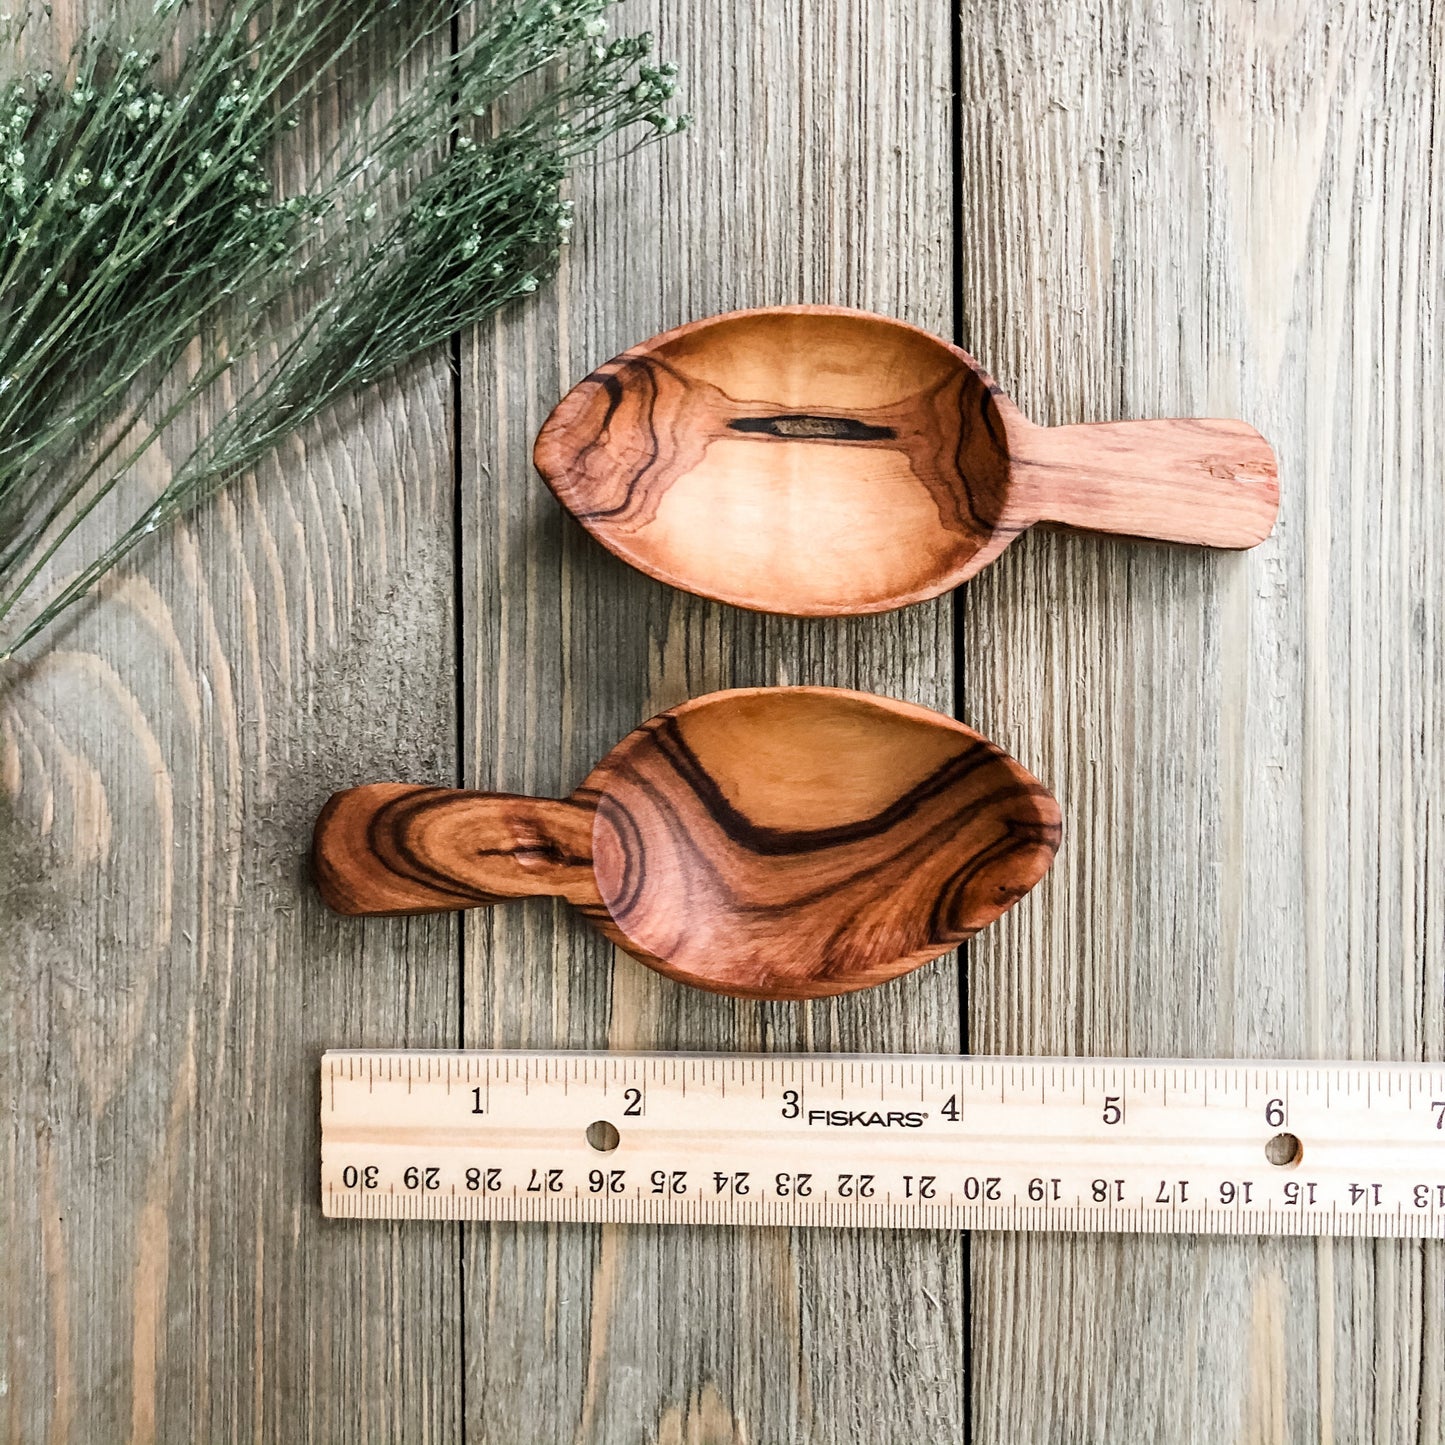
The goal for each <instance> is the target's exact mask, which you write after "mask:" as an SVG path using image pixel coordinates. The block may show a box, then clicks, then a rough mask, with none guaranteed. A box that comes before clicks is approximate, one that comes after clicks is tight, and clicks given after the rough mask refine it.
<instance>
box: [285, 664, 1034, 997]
mask: <svg viewBox="0 0 1445 1445" xmlns="http://www.w3.org/2000/svg"><path fill="white" fill-rule="evenodd" d="M763 810H766V813H765V815H764V814H763ZM1058 844H1059V815H1058V808H1057V805H1056V804H1055V803H1054V800H1053V797H1052V795H1051V794H1050V793H1049V792H1048V790H1047V789H1046V788H1044V787H1043V785H1042V784H1040V783H1039V782H1037V781H1036V780H1035V779H1034V778H1032V777H1030V776H1029V774H1028V773H1026V772H1025V771H1024V770H1023V769H1022V768H1021V767H1020V766H1019V765H1018V764H1017V763H1015V762H1014V761H1013V760H1012V759H1011V758H1010V757H1008V755H1007V754H1006V753H1004V752H1003V751H1002V750H1001V749H999V748H997V747H995V746H994V745H993V744H992V743H989V742H987V741H986V740H985V739H983V738H981V737H979V736H978V735H977V734H976V733H973V732H971V731H970V730H969V729H967V728H965V727H963V726H962V725H961V724H959V723H957V722H954V721H953V720H952V719H951V718H945V717H943V716H941V715H939V714H937V713H932V712H929V711H927V710H926V709H923V708H917V707H912V706H910V705H908V704H905V703H898V702H893V701H891V700H889V699H885V698H875V697H869V696H867V695H864V694H861V693H854V692H848V691H846V690H843V689H833V688H752V689H739V690H736V691H733V692H725V693H716V694H713V695H711V696H709V697H703V698H698V699H696V700H694V701H692V702H689V703H684V704H683V705H682V706H680V707H677V708H673V709H671V710H670V711H669V712H666V713H664V714H662V715H661V716H659V717H656V718H653V719H652V720H651V721H650V722H647V723H644V724H643V726H641V727H640V728H638V729H636V730H635V731H634V732H632V733H630V734H629V735H628V736H627V737H626V738H624V739H623V740H622V742H620V743H619V744H618V745H617V746H616V747H615V748H614V749H613V750H612V751H611V752H610V753H609V754H608V755H607V757H606V758H604V759H603V761H602V762H601V763H600V764H599V765H598V766H597V768H596V769H594V770H593V772H592V773H591V774H590V775H589V776H588V778H587V779H586V781H585V782H584V783H583V784H582V786H581V787H580V788H578V789H577V791H576V792H574V793H573V794H572V796H571V797H570V798H569V799H567V800H565V801H560V802H558V801H552V800H548V799H533V798H524V797H517V796H515V795H509V794H487V793H479V792H472V791H463V790H459V789H449V788H417V787H411V786H408V785H405V784H396V783H373V784H368V785H365V786H363V787H360V788H352V789H348V790H346V791H345V792H342V793H338V794H337V795H336V796H335V797H333V798H332V799H331V800H330V802H328V803H327V805H326V807H325V808H324V809H323V810H322V813H321V815H320V817H319V818H318V819H317V822H316V831H315V840H314V847H313V859H314V869H315V875H316V880H317V884H318V886H319V887H320V889H321V893H322V896H323V897H324V898H325V899H326V900H327V902H328V903H329V904H330V905H331V906H332V907H333V908H335V909H337V910H338V911H340V912H343V913H350V914H377V913H380V914H395V913H404V912H436V911H442V910H448V909H456V908H468V907H478V906H485V905H488V904H493V903H499V902H501V901H503V900H505V899H509V898H523V897H529V896H546V895H554V896H558V897H564V898H566V899H568V900H569V901H570V902H572V903H574V904H575V905H577V906H578V907H579V908H580V909H581V910H582V912H583V914H584V916H585V917H587V918H588V920H589V921H591V922H592V923H594V924H595V925H596V926H597V927H599V928H600V929H601V930H602V931H603V932H604V933H605V934H606V936H607V937H608V938H610V939H611V940H612V941H613V942H615V943H616V944H617V945H618V946H619V947H621V948H623V949H625V950H626V951H627V952H628V953H630V954H631V955H632V956H633V957H634V958H637V959H639V960H640V961H642V962H643V963H646V964H648V965H649V966H650V967H653V968H655V969H657V970H659V971H660V972H662V973H665V974H667V975H668V976H669V977H670V978H674V979H677V980H679V981H680V982H684V983H690V984H694V985H696V986H698V987H701V988H705V989H709V990H711V991H713V992H717V993H727V994H732V995H735V996H739V997H752V998H809V997H823V996H826V995H830V994H836V993H843V992H851V991H854V990H856V989H860V988H866V987H869V986H870V985H873V984H877V983H882V982H885V981H886V980H888V979H891V978H895V977H897V976H898V975H899V974H900V973H905V972H907V971H909V970H910V969H913V968H916V967H917V966H918V965H919V964H922V963H926V962H928V961H929V960H930V959H933V958H937V957H938V955H939V954H941V953H944V952H946V951H947V950H948V949H950V948H952V947H954V946H955V945H956V944H958V943H961V942H962V941H963V940H964V939H966V938H969V937H971V936H972V935H973V934H974V933H976V932H977V931H978V930H979V929H980V928H983V927H985V926H986V925H987V924H989V923H991V922H992V921H993V920H994V919H995V918H997V917H998V916H999V915H1000V914H1001V913H1003V912H1004V911H1005V910H1006V909H1008V908H1010V907H1011V906H1012V905H1013V904H1014V903H1016V902H1017V901H1018V899H1020V898H1021V897H1022V896H1023V895H1024V894H1025V893H1026V892H1028V890H1029V889H1030V888H1032V887H1033V885H1034V884H1035V883H1036V882H1037V881H1038V879H1039V878H1040V877H1042V876H1043V874H1044V872H1045V871H1046V870H1047V869H1048V866H1049V864H1050V863H1051V862H1052V861H1053V857H1054V854H1055V852H1056V851H1057V849H1058Z"/></svg>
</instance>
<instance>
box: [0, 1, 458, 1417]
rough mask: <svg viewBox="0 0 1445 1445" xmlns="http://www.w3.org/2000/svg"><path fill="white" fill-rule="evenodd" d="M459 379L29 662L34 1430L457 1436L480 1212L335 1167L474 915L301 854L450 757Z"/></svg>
mask: <svg viewBox="0 0 1445 1445" xmlns="http://www.w3.org/2000/svg"><path fill="white" fill-rule="evenodd" d="M59 9H60V7H59V6H57V10H59ZM67 10H68V14H67V15H62V16H61V17H60V20H61V26H62V29H63V28H64V24H65V22H66V20H67V18H68V20H69V21H70V22H71V23H73V22H74V21H75V18H76V17H75V14H74V12H73V10H70V9H69V7H67ZM376 63H377V66H378V74H379V75H381V76H384V75H385V74H386V73H387V70H388V69H389V68H390V63H389V61H388V60H387V58H386V57H384V56H380V55H379V56H377V57H376ZM329 127H330V123H329V122H325V121H322V122H319V123H318V125H317V126H315V127H308V128H305V129H303V130H302V131H300V132H298V139H299V140H301V141H302V142H303V143H305V142H306V140H307V138H308V137H314V138H315V139H316V140H317V141H318V142H319V141H320V139H321V138H322V136H323V134H324V133H325V131H326V130H327V129H329ZM448 397H449V383H448V378H447V371H446V367H445V363H444V362H440V363H433V364H430V365H428V366H425V367H423V368H421V369H419V370H418V371H416V372H414V373H413V374H411V375H409V376H406V377H404V378H402V379H399V380H396V381H393V382H391V383H388V384H387V385H385V386H383V387H380V388H378V389H377V391H376V392H374V393H373V394H372V395H370V396H368V397H367V398H366V399H365V401H364V402H362V403H360V404H359V405H358V406H356V407H355V408H352V409H349V410H346V411H344V412H342V413H340V414H338V415H336V416H334V417H332V418H330V419H329V420H328V421H327V422H326V423H325V424H324V425H322V426H320V427H318V428H316V429H313V430H312V431H311V432H310V433H309V434H308V435H307V436H306V438H305V440H304V442H301V441H298V443H297V444H296V445H295V446H293V447H291V448H289V449H288V451H287V452H286V454H285V455H284V456H283V457H281V458H280V459H279V460H277V461H276V462H274V463H270V464H268V465H266V466H265V467H264V468H263V469H262V471H261V473H260V474H259V475H258V476H257V477H256V478H255V480H254V481H252V480H246V481H243V482H242V483H240V484H238V485H237V486H236V487H235V488H234V489H233V490H232V491H231V492H230V493H229V494H227V495H226V496H224V497H223V498H221V499H220V500H218V501H217V502H216V503H215V504H214V505H212V506H209V507H207V508H205V509H204V510H203V511H202V512H201V513H200V514H199V515H198V516H197V517H196V518H195V519H194V520H192V521H190V522H187V523H186V524H184V525H182V526H179V527H177V528H175V529H174V530H173V531H171V532H170V533H169V534H167V535H166V536H165V537H164V539H163V540H161V541H160V545H158V546H156V547H155V548H153V549H151V550H150V551H148V552H147V553H145V554H143V555H141V556H138V557H137V559H136V560H135V563H134V565H132V566H129V567H127V568H125V569H124V570H123V572H121V573H120V574H119V575H117V576H116V577H115V578H114V579H113V580H112V582H111V583H110V584H109V585H108V586H107V587H106V588H105V590H104V593H103V595H102V596H101V598H100V599H99V601H98V602H97V604H96V605H95V606H93V607H89V608H87V609H86V610H85V612H84V613H83V614H82V615H81V616H80V618H79V620H78V621H77V623H76V625H74V626H73V627H71V628H69V629H67V630H66V631H64V632H63V634H60V635H57V636H54V637H53V638H52V639H51V644H52V645H51V647H50V649H49V650H47V651H44V652H43V653H42V654H41V655H40V656H39V657H38V658H37V660H36V661H35V662H34V664H33V666H31V667H30V668H29V669H28V670H22V669H16V670H14V671H13V672H11V673H10V674H9V675H7V676H6V677H5V678H4V679H3V681H0V784H3V786H0V920H3V921H0V997H3V999H4V1001H5V1002H4V1006H3V1013H4V1020H5V1021H4V1025H3V1027H0V1078H3V1079H4V1083H5V1089H4V1094H5V1106H4V1132H5V1142H4V1144H3V1146H0V1147H3V1156H0V1157H3V1163H0V1290H3V1294H4V1298H5V1301H6V1304H5V1307H4V1309H3V1310H0V1317H3V1319H4V1321H5V1323H4V1325H3V1336H4V1346H5V1352H6V1363H5V1364H4V1365H3V1366H0V1437H3V1438H4V1439H6V1440H11V1441H16V1442H21V1441H24V1442H29V1441H42V1440H44V1441H51V1442H62V1441H76V1442H82V1441H102V1440H104V1441H120V1440H133V1441H148V1440H154V1439H163V1440H183V1439H184V1440H192V1439H194V1440H218V1441H219V1440H240V1439H246V1440H268V1439H269V1440H280V1439H316V1440H341V1439H346V1440H356V1441H360V1440H395V1439H406V1440H454V1439H456V1438H457V1437H458V1435H459V1433H460V1426H459V1419H458V1415H459V1393H460V1380H459V1375H458V1359H459V1356H458V1353H457V1348H456V1343H455V1340H454V1338H453V1337H452V1336H450V1335H449V1334H448V1333H446V1332H444V1331H441V1330H438V1329H435V1328H433V1327H432V1322H434V1321H436V1320H438V1319H446V1318H449V1317H450V1316H451V1315H452V1314H453V1313H454V1310H455V1294H456V1285H457V1280H456V1236H455V1233H454V1232H453V1231H452V1230H451V1229H450V1228H447V1227H444V1226H436V1227H422V1228H414V1227H408V1228H405V1229H395V1230H392V1229H382V1230H375V1229H368V1228H361V1229H353V1228H350V1227H343V1228H338V1227H337V1226H336V1225H334V1224H331V1223H328V1222H325V1221H323V1220H322V1219H321V1217H320V1213H319V1210H318V1208H317V1200H316V1183H315V1180H316V1160H317V1148H318V1140H317V1123H316V1072H315V1070H316V1066H317V1061H318V1058H319V1054H320V1051H321V1049H322V1048H323V1047H325V1046H326V1045H328V1044H332V1043H335V1042H337V1041H338V1040H346V1041H349V1042H354V1043H358V1044H359V1043H365V1042H369V1043H372V1044H388V1045H395V1044H396V1043H398V1042H402V1041H404V1042H406V1043H409V1044H415V1045H437V1044H448V1043H451V1042H453V1041H454V1040H455V1038H456V1019H457V1009H458V1003H457V979H456V967H455V958H456V930H455V925H454V924H453V923H452V922H451V921H450V920H426V921H420V922H385V923H381V924H378V925H368V926H367V927H366V928H365V929H360V928H357V927H356V926H355V925H354V924H351V923H348V922H345V921H342V920H338V919H335V918H333V917H330V916H328V915H327V914H326V913H325V910H324V909H323V908H322V907H321V905H320V903H319V901H318V900H317V899H316V897H315V895H314V892H313V890H312V889H311V887H310V886H309V883H308V882H307V879H306V870H305V864H304V852H305V847H306V840H307V837H308V834H309V829H310V823H311V819H312V818H313V817H314V815H315V812H316V810H317V808H318V807H319V805H320V803H321V801H322V800H323V799H324V798H325V797H326V795H327V793H328V792H330V791H331V790H332V789H333V788H335V787H337V786H340V785H342V784H345V783H350V782H354V781H356V780H357V779H358V778H359V777H363V776H373V775H385V776H393V775H395V776H401V777H405V776H417V777H434V776H436V775H437V774H438V773H441V774H442V775H443V776H450V775H452V774H453V773H454V770H455V767H456V730H455V709H454V682H453V676H454V672H453V664H454V657H453V625H452V617H453V606H452V550H453V549H452V512H453V507H452V463H451V428H450V426H449V424H448V405H449V403H448ZM149 475H150V483H151V484H152V485H153V484H155V483H156V482H157V481H158V479H159V478H160V477H161V476H162V475H163V472H162V470H161V463H160V461H159V459H156V463H155V466H154V468H153V469H152V471H151V472H150V474H149ZM423 1322H425V1323H423Z"/></svg>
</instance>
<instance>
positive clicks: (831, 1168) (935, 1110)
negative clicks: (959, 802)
mask: <svg viewBox="0 0 1445 1445" xmlns="http://www.w3.org/2000/svg"><path fill="white" fill-rule="evenodd" d="M321 1131H322V1142H321V1202H322V1209H323V1211H324V1213H326V1214H327V1215H330V1216H332V1217H336V1218H370V1219H382V1218H386V1219H479V1220H524V1221H525V1220H532V1221H555V1220H572V1221H582V1222H600V1223H637V1224H759V1225H821V1226H854V1227H860V1226H861V1227H873V1228H892V1229H898V1228H919V1229H960V1228H962V1229H997V1230H1065V1231H1088V1232H1099V1231H1138V1232H1144V1233H1208V1234H1308V1235H1360V1236H1408V1237H1416V1238H1445V1065H1440V1064H1437V1065H1427V1064H1361V1063H1313V1062H1301V1063H1259V1062H1248V1061H1241V1060H1224V1059H1220V1060H1197V1059H1195V1060H1187V1059H1179V1060H1150V1059H1062V1058H1059V1059H1047V1058H1040V1059H1027V1058H987V1057H980V1056H974V1057H965V1058H956V1057H953V1058H945V1057H930V1056H923V1055H896V1056H894V1055H889V1056H865V1055H822V1054H807V1055H783V1054H768V1055H734V1056H722V1055H706V1054H613V1053H541V1052H516V1053H511V1052H461V1051H457V1052H445V1051H437V1052H429V1051H390V1052H386V1051H377V1052H367V1051H356V1052H351V1051H345V1052H331V1053H328V1054H326V1055H325V1057H324V1059H323V1060H322V1066H321Z"/></svg>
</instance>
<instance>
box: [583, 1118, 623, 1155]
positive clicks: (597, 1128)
mask: <svg viewBox="0 0 1445 1445" xmlns="http://www.w3.org/2000/svg"><path fill="white" fill-rule="evenodd" d="M587 1142H588V1143H589V1144H590V1145H591V1146H592V1147H593V1148H594V1149H595V1150H596V1151H597V1152H598V1153H599V1154H610V1153H611V1152H612V1151H613V1150H614V1149H615V1148H616V1147H617V1146H618V1145H619V1144H620V1143H621V1142H622V1136H621V1135H620V1134H619V1133H618V1132H617V1126H616V1125H615V1124H609V1123H608V1122H607V1120H606V1119H595V1120H593V1122H592V1123H590V1124H589V1125H588V1126H587Z"/></svg>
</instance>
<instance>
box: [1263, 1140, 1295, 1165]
mask: <svg viewBox="0 0 1445 1445" xmlns="http://www.w3.org/2000/svg"><path fill="white" fill-rule="evenodd" d="M1304 1152H1305V1146H1304V1145H1303V1144H1301V1143H1300V1141H1299V1135H1297V1134H1276V1135H1275V1136H1274V1138H1273V1139H1271V1140H1270V1141H1269V1143H1268V1144H1266V1145H1265V1146H1264V1157H1265V1158H1266V1159H1268V1160H1269V1162H1270V1163H1271V1164H1280V1165H1284V1164H1298V1163H1299V1162H1300V1159H1301V1158H1302V1157H1303V1156H1304Z"/></svg>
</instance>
